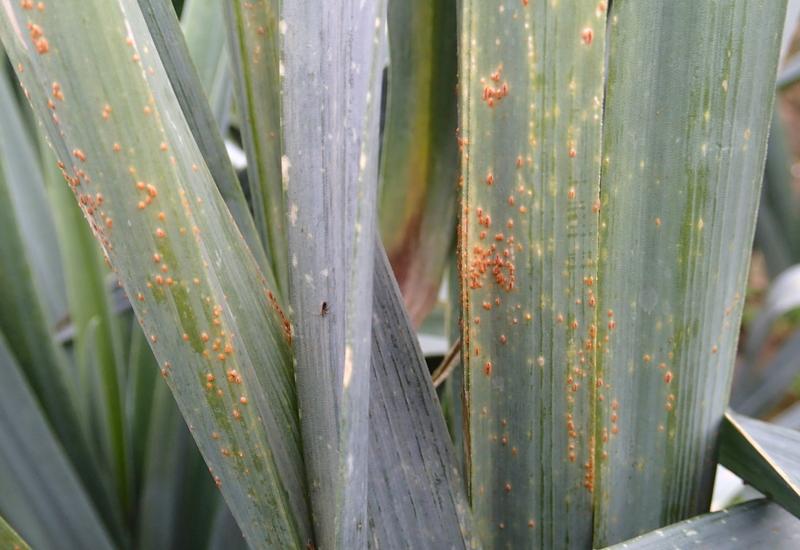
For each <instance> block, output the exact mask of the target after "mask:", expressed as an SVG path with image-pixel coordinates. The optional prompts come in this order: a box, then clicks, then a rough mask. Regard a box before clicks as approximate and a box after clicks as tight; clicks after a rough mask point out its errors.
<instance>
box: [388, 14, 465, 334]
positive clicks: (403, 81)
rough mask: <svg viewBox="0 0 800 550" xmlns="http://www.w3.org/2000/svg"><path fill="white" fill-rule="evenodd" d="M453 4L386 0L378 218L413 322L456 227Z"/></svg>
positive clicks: (424, 309)
mask: <svg viewBox="0 0 800 550" xmlns="http://www.w3.org/2000/svg"><path fill="white" fill-rule="evenodd" d="M455 4H456V2H455V0H434V1H431V0H415V1H411V2H408V1H406V2H389V15H388V24H389V25H388V26H389V50H390V56H391V63H390V64H389V80H388V81H389V85H388V92H387V93H388V99H387V107H386V126H385V130H384V132H383V150H382V153H381V183H380V190H381V191H380V203H379V208H380V210H379V213H380V216H379V218H380V230H381V236H382V237H383V242H384V245H385V246H386V251H387V253H388V255H389V260H390V261H391V262H392V269H393V270H394V273H395V275H396V276H397V282H398V283H399V285H400V289H401V290H402V292H403V297H404V299H405V303H406V308H407V309H408V312H409V314H410V315H411V319H412V321H413V322H414V325H415V326H419V325H420V323H421V322H422V321H423V319H424V318H425V316H426V315H427V314H428V313H429V312H430V310H431V308H432V307H433V306H434V304H435V302H436V293H437V292H438V290H439V286H440V284H441V282H442V275H443V274H444V270H445V267H446V266H447V264H448V261H449V257H450V255H449V252H450V251H451V250H452V247H453V244H454V242H455V235H456V206H457V200H456V196H457V192H458V188H457V185H456V182H457V180H458V149H457V144H456V140H455V132H456V127H457V126H458V121H457V115H458V111H457V101H456V65H457V60H458V58H457V56H456V36H457V34H456V9H455ZM410 37H413V39H411V38H410Z"/></svg>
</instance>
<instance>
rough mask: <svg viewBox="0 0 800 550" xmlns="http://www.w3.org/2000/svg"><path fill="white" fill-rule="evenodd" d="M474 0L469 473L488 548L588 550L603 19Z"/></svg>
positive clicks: (571, 6) (466, 142)
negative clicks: (585, 549)
mask: <svg viewBox="0 0 800 550" xmlns="http://www.w3.org/2000/svg"><path fill="white" fill-rule="evenodd" d="M502 8H503V9H498V6H497V5H496V4H494V3H492V2H485V1H484V0H464V1H463V2H462V3H461V16H460V50H459V51H460V65H459V67H460V81H459V88H460V93H461V98H460V101H461V115H460V129H461V133H460V136H459V139H460V143H461V148H462V165H461V166H462V176H463V179H464V188H463V197H464V205H463V210H462V214H461V231H462V235H461V245H460V246H461V258H460V261H461V266H460V272H461V277H462V281H461V288H462V292H463V294H462V324H463V328H462V337H461V340H462V357H463V361H464V367H465V385H466V386H465V389H466V393H465V395H466V403H465V411H467V416H466V417H465V419H464V420H465V422H466V425H467V427H466V428H465V430H466V431H465V433H466V436H465V446H466V447H467V451H466V453H467V459H466V470H467V473H466V476H467V484H468V487H469V491H470V499H471V502H472V509H473V511H474V517H475V523H476V529H477V531H478V533H479V534H480V537H481V540H482V541H483V543H484V544H485V545H487V546H488V547H506V546H519V547H544V548H566V547H574V548H584V547H589V546H590V545H591V542H592V500H593V494H592V489H593V483H594V460H595V459H594V451H595V443H596V442H595V436H594V420H593V408H594V403H593V399H594V395H595V391H594V388H595V379H594V373H593V367H594V352H593V346H594V341H595V332H596V326H595V324H594V323H595V321H594V312H595V309H593V307H594V302H595V299H596V298H595V295H594V291H595V290H596V287H595V286H593V285H594V283H595V282H596V280H597V259H598V257H597V246H598V243H597V210H596V204H597V200H598V193H599V181H600V154H601V153H600V144H601V140H600V137H601V124H600V122H601V115H602V110H601V109H602V105H603V68H604V63H605V46H604V44H605V27H606V14H605V12H604V10H601V9H598V2H596V1H594V0H586V1H584V0H580V1H578V0H573V1H569V2H560V3H558V4H554V3H552V2H530V3H526V2H514V3H508V4H503V6H502Z"/></svg>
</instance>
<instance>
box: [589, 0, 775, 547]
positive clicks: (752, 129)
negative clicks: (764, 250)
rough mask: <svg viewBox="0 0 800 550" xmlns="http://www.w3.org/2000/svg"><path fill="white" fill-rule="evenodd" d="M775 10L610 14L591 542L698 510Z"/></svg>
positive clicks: (726, 361)
mask: <svg viewBox="0 0 800 550" xmlns="http://www.w3.org/2000/svg"><path fill="white" fill-rule="evenodd" d="M784 7H785V3H784V2H772V1H750V0H744V1H741V0H725V1H721V2H694V1H692V0H678V1H674V2H668V3H664V2H659V1H657V0H641V1H636V2H625V1H623V2H614V3H613V4H612V8H611V10H612V11H611V15H610V21H611V25H610V28H609V37H610V38H609V41H610V51H609V69H608V71H609V74H608V88H607V97H606V106H605V115H604V137H603V143H604V152H603V159H604V161H603V162H604V167H603V176H602V183H601V190H602V197H601V199H602V204H601V220H600V227H601V232H600V242H601V252H600V257H601V267H600V277H599V279H600V290H599V295H600V299H599V302H598V311H599V314H600V319H599V320H598V325H599V326H600V331H599V340H598V354H597V356H598V365H599V371H598V384H599V383H600V380H602V387H600V388H599V390H600V391H599V392H598V419H597V422H598V428H597V430H598V436H597V441H598V460H597V463H598V471H597V475H598V481H597V492H596V502H597V511H596V516H595V525H596V531H595V544H598V545H605V544H609V543H614V542H618V541H620V540H623V539H626V538H629V537H632V536H635V535H638V534H640V533H642V532H644V531H646V530H649V529H654V528H656V527H659V526H661V525H665V524H668V523H672V522H675V521H678V520H681V519H683V518H686V517H688V516H692V515H695V514H697V513H701V512H703V511H705V510H707V509H708V505H709V501H710V498H711V486H712V482H713V474H714V450H715V446H716V441H717V427H718V426H719V422H720V420H721V419H722V415H723V413H724V407H725V403H726V401H727V394H728V389H729V387H730V379H731V372H732V368H733V361H734V356H735V353H736V342H737V338H738V333H739V330H738V329H739V320H740V318H741V311H742V304H743V301H744V299H743V293H744V286H745V280H746V275H747V263H748V259H749V256H750V249H751V243H752V238H753V230H754V225H755V215H756V207H757V204H758V196H759V188H760V183H761V178H762V174H763V168H764V154H765V148H766V141H767V133H768V127H769V122H770V118H771V114H772V98H773V95H774V94H773V83H774V78H775V73H776V65H777V55H778V47H779V42H780V29H781V25H782V23H783V14H784ZM701 44H702V47H700V45H701ZM600 399H602V401H600Z"/></svg>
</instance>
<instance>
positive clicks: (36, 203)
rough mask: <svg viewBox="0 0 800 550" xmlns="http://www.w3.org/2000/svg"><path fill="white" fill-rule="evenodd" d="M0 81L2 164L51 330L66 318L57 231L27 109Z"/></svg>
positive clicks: (0, 62) (0, 61)
mask: <svg viewBox="0 0 800 550" xmlns="http://www.w3.org/2000/svg"><path fill="white" fill-rule="evenodd" d="M4 66H5V52H4V51H3V48H2V46H0V67H4ZM0 76H2V78H0V164H2V167H3V172H4V174H5V180H6V184H7V185H8V188H9V195H10V199H11V206H12V207H13V209H14V212H15V214H16V216H17V222H18V226H19V232H20V236H21V237H22V240H23V242H24V245H25V250H26V251H27V254H28V257H29V258H30V264H31V271H32V274H33V276H34V279H35V281H34V284H35V286H36V289H37V291H38V292H39V294H40V296H41V300H42V306H43V308H44V313H45V316H46V319H47V321H48V323H49V325H50V326H51V327H52V326H55V324H56V323H57V322H58V321H59V320H60V319H62V318H63V317H64V316H65V315H66V313H67V304H66V300H65V299H64V278H63V275H62V273H61V269H60V263H61V257H60V255H59V250H58V242H57V241H56V238H55V237H56V230H55V227H54V225H53V219H52V214H51V212H50V208H49V205H48V203H47V195H46V194H45V188H44V180H43V179H42V172H41V169H40V167H39V165H38V163H37V161H38V158H37V149H36V145H35V142H34V140H33V139H32V136H31V135H30V133H29V131H28V128H27V127H26V125H25V121H24V120H23V115H24V113H23V112H22V107H23V106H22V105H20V104H19V103H18V102H17V99H16V97H15V96H14V93H13V91H12V89H11V81H10V79H6V78H5V77H4V75H0ZM0 177H2V176H0Z"/></svg>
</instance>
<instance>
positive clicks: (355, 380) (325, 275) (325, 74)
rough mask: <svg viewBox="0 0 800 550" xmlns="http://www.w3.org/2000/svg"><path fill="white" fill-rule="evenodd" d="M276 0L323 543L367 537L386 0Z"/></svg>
mask: <svg viewBox="0 0 800 550" xmlns="http://www.w3.org/2000/svg"><path fill="white" fill-rule="evenodd" d="M281 10H282V11H281V23H280V28H281V66H282V68H283V72H282V79H281V92H282V95H281V107H282V114H283V118H282V126H283V135H282V141H283V156H282V157H281V163H282V171H283V172H282V175H283V186H284V189H285V194H286V214H287V221H288V224H287V226H286V227H287V236H288V244H289V254H290V258H291V265H292V269H291V271H290V273H289V303H290V306H291V310H292V313H293V318H292V321H293V323H294V328H295V334H294V350H295V376H296V379H297V389H298V400H299V403H300V411H301V412H300V418H301V421H302V428H303V450H304V452H305V459H306V469H307V472H308V473H307V477H308V480H309V486H310V489H311V505H312V513H313V523H314V529H315V533H316V535H317V544H319V545H320V546H322V547H330V548H344V549H347V548H361V547H363V546H364V545H365V543H366V537H367V529H366V528H365V526H366V520H367V464H368V444H369V418H368V415H369V402H370V399H369V395H370V394H369V381H370V375H369V365H370V341H371V335H370V330H371V326H372V289H373V283H372V273H373V251H374V246H375V243H374V240H375V234H376V232H375V223H376V220H375V197H376V194H377V178H378V144H379V139H378V135H379V132H378V126H379V118H380V96H381V94H380V86H381V68H382V66H381V59H382V58H381V55H380V53H381V49H380V48H381V41H382V38H383V36H384V34H383V33H385V26H384V25H385V2H384V1H383V0H376V1H373V2H367V3H364V2H360V1H357V0H332V1H329V2H326V3H325V4H323V5H317V4H314V3H309V2H306V1H304V0H284V1H283V3H282V6H281ZM344 44H347V47H344V46H343V45H344ZM310 113H318V115H315V116H310Z"/></svg>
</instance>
